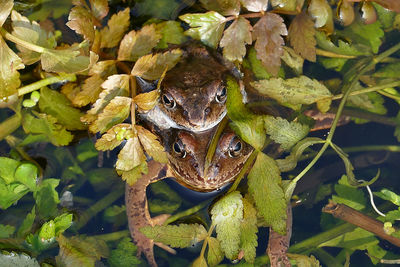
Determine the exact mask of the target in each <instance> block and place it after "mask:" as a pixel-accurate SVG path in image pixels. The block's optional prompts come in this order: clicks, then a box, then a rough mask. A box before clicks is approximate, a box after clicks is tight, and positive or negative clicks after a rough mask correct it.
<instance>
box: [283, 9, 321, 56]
mask: <svg viewBox="0 0 400 267" xmlns="http://www.w3.org/2000/svg"><path fill="white" fill-rule="evenodd" d="M289 41H290V44H291V45H292V46H293V48H294V51H296V53H298V54H300V55H301V56H302V57H303V58H305V59H307V60H309V61H312V62H315V60H316V49H315V45H316V44H317V41H316V40H315V28H314V22H313V21H312V20H311V18H310V17H309V16H308V15H307V14H306V13H304V12H302V13H300V14H298V15H297V16H296V17H295V18H294V19H293V21H292V23H291V24H290V26H289Z"/></svg>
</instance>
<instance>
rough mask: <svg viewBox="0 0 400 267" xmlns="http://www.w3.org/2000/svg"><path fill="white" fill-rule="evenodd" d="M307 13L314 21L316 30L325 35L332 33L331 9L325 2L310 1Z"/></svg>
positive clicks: (321, 0)
mask: <svg viewBox="0 0 400 267" xmlns="http://www.w3.org/2000/svg"><path fill="white" fill-rule="evenodd" d="M307 11H308V14H309V15H310V16H311V17H312V18H313V19H314V20H315V27H316V28H322V29H323V30H324V31H325V32H327V33H332V32H333V30H334V27H333V17H332V8H331V6H330V5H329V3H328V1H327V0H311V1H310V4H309V6H308V9H307Z"/></svg>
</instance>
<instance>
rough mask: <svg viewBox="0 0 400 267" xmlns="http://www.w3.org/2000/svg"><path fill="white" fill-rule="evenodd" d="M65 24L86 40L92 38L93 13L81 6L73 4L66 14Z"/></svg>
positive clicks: (91, 39)
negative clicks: (67, 14) (66, 20)
mask: <svg viewBox="0 0 400 267" xmlns="http://www.w3.org/2000/svg"><path fill="white" fill-rule="evenodd" d="M67 26H68V27H69V28H70V29H72V30H74V31H75V32H76V33H77V34H81V35H83V37H84V38H85V39H86V40H89V41H91V42H92V41H93V40H94V24H93V15H92V14H91V13H90V12H89V10H87V9H86V8H84V7H83V6H75V7H73V8H72V9H71V11H70V12H69V16H68V22H67Z"/></svg>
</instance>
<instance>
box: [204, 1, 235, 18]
mask: <svg viewBox="0 0 400 267" xmlns="http://www.w3.org/2000/svg"><path fill="white" fill-rule="evenodd" d="M200 3H201V4H202V6H203V7H204V8H205V9H207V10H213V11H217V12H218V13H220V14H222V15H224V16H235V15H238V14H239V12H240V3H239V0H200Z"/></svg>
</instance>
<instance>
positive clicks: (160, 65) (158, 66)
mask: <svg viewBox="0 0 400 267" xmlns="http://www.w3.org/2000/svg"><path fill="white" fill-rule="evenodd" d="M181 55H182V50H180V49H174V50H171V51H167V52H165V53H163V54H155V55H146V56H143V57H141V58H139V59H138V61H136V64H135V66H134V67H133V69H132V72H131V74H132V75H134V76H140V77H142V78H144V79H148V80H157V79H158V78H160V77H161V75H162V73H163V72H164V71H165V69H168V70H169V69H171V68H173V67H174V66H175V65H176V63H178V61H179V59H180V57H181Z"/></svg>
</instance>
